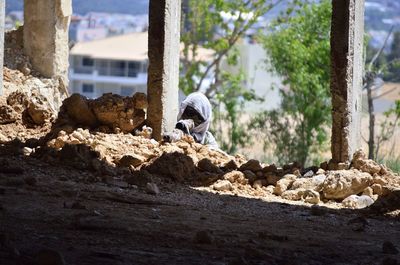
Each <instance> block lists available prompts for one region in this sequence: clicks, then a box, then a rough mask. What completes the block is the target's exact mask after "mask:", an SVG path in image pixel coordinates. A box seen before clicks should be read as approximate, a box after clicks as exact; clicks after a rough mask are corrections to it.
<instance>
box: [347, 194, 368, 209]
mask: <svg viewBox="0 0 400 265" xmlns="http://www.w3.org/2000/svg"><path fill="white" fill-rule="evenodd" d="M373 203H374V200H373V199H372V198H371V197H369V196H367V195H361V196H358V195H350V196H349V197H347V198H345V199H344V200H343V201H342V204H343V206H345V207H347V208H352V209H362V208H365V207H368V206H370V205H372V204H373Z"/></svg>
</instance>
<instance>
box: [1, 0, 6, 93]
mask: <svg viewBox="0 0 400 265" xmlns="http://www.w3.org/2000/svg"><path fill="white" fill-rule="evenodd" d="M5 15H6V1H5V0H0V96H1V95H2V94H3V62H4V22H5Z"/></svg>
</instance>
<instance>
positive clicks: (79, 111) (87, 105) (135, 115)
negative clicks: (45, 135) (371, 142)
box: [53, 93, 147, 133]
mask: <svg viewBox="0 0 400 265" xmlns="http://www.w3.org/2000/svg"><path fill="white" fill-rule="evenodd" d="M146 109H147V97H146V95H145V94H144V93H136V94H135V95H134V96H132V97H122V96H119V95H115V94H111V93H108V94H104V95H103V96H101V97H99V98H97V99H87V98H86V97H84V96H82V95H79V94H73V95H72V96H70V97H69V98H67V99H66V100H65V101H64V102H63V105H62V106H61V109H60V113H59V115H58V119H57V121H56V122H55V124H54V126H53V127H54V128H59V130H64V131H67V132H72V130H73V129H75V128H77V127H83V128H90V129H99V130H100V131H102V132H108V133H110V132H114V133H118V132H123V133H129V132H133V131H134V130H135V129H137V128H139V127H140V126H142V125H143V123H144V121H145V117H146V113H145V110H146Z"/></svg>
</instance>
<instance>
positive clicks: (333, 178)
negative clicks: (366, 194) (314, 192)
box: [322, 170, 372, 199]
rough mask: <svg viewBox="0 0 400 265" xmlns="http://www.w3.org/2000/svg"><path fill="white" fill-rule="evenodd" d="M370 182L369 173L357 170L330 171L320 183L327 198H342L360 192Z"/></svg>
mask: <svg viewBox="0 0 400 265" xmlns="http://www.w3.org/2000/svg"><path fill="white" fill-rule="evenodd" d="M371 182H372V177H371V175H370V174H368V173H364V172H359V171H357V170H337V171H330V172H328V174H327V176H326V179H325V181H324V183H323V184H322V191H323V194H324V197H325V198H327V199H344V198H346V197H348V196H350V195H352V194H358V193H360V192H362V191H363V190H364V189H365V188H366V187H368V186H369V185H370V183H371Z"/></svg>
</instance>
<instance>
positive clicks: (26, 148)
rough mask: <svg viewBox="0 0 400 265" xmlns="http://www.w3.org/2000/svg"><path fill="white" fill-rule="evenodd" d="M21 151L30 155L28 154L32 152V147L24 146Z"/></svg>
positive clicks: (25, 154)
mask: <svg viewBox="0 0 400 265" xmlns="http://www.w3.org/2000/svg"><path fill="white" fill-rule="evenodd" d="M22 152H23V153H24V156H30V154H32V152H33V149H32V148H29V147H26V146H25V147H24V149H23V150H22Z"/></svg>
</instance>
